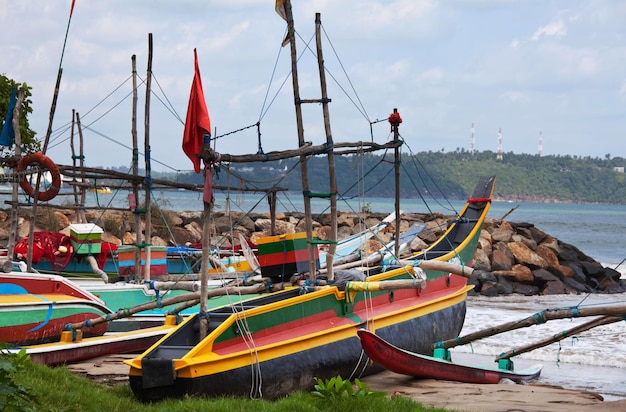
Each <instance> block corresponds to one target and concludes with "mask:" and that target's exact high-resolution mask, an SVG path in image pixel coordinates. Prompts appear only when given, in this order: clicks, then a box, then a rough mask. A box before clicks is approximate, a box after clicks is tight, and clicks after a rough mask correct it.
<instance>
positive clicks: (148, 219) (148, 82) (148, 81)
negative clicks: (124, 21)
mask: <svg viewBox="0 0 626 412" xmlns="http://www.w3.org/2000/svg"><path fill="white" fill-rule="evenodd" d="M151 84H152V33H148V70H147V73H146V107H145V117H144V128H145V149H144V152H145V154H144V157H145V160H146V217H145V222H146V234H145V239H146V241H145V243H144V244H145V251H146V253H145V265H144V276H143V278H144V280H150V258H151V256H150V240H151V239H152V227H151V226H152V219H151V204H150V200H151V193H150V192H151V190H152V181H151V179H152V176H151V175H150V174H151V166H150V93H151V89H150V86H151Z"/></svg>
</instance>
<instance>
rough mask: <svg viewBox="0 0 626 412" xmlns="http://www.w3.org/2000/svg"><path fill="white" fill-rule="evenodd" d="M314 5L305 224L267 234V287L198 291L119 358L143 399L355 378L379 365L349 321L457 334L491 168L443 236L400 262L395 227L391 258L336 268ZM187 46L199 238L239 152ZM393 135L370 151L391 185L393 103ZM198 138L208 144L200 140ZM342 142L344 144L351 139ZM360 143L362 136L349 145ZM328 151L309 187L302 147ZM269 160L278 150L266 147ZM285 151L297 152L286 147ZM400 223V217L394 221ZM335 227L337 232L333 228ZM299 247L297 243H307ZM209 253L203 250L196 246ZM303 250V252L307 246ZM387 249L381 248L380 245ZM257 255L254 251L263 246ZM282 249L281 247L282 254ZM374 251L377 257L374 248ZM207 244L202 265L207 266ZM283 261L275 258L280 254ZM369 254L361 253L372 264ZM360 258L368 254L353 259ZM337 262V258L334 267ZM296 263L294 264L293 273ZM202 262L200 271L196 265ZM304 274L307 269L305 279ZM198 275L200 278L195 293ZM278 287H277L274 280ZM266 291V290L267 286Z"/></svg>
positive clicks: (272, 390) (408, 344) (273, 392)
mask: <svg viewBox="0 0 626 412" xmlns="http://www.w3.org/2000/svg"><path fill="white" fill-rule="evenodd" d="M277 11H278V12H279V14H280V15H281V17H283V18H284V19H285V20H286V21H287V26H288V37H287V40H288V43H289V44H290V47H291V57H292V80H293V83H294V98H295V99H294V101H295V102H296V117H297V120H298V124H301V120H302V119H301V112H300V102H302V101H304V100H302V99H301V98H300V95H299V88H298V85H297V59H296V56H297V52H296V50H295V47H296V46H295V31H294V26H293V17H292V14H291V3H290V2H289V1H288V0H286V1H284V0H283V1H279V2H277ZM320 22H321V19H320V16H319V14H317V15H316V18H315V24H316V31H315V32H316V40H317V42H316V43H317V45H318V49H317V58H318V65H319V69H320V70H319V74H320V80H321V84H322V98H321V99H315V100H313V99H312V100H306V102H308V103H319V104H321V105H322V107H323V111H324V122H325V129H326V131H327V136H326V137H327V142H326V144H324V145H320V146H319V147H315V146H313V147H311V146H310V145H307V144H306V142H305V141H304V136H303V130H302V128H298V140H299V143H300V145H299V146H300V149H299V151H297V155H299V156H300V160H301V162H302V163H303V165H302V185H303V188H302V189H303V194H304V210H305V224H306V232H305V233H303V234H294V235H292V236H274V237H271V238H270V239H265V240H264V241H261V239H259V241H258V243H259V246H261V244H266V246H267V250H268V254H269V255H270V256H269V257H268V259H266V261H267V264H268V265H269V269H270V270H268V271H267V272H264V271H263V263H261V265H262V268H261V273H262V275H263V277H262V279H264V282H265V284H266V285H267V290H268V293H266V294H264V295H263V296H259V297H257V298H253V299H249V300H246V301H245V302H243V303H242V304H234V305H230V306H225V307H222V308H215V309H209V308H208V307H207V306H206V304H205V303H203V302H202V301H201V307H200V311H199V312H198V313H197V314H194V315H192V316H189V317H188V318H187V319H186V320H185V321H184V322H183V323H181V324H180V325H179V326H177V327H176V328H175V329H174V330H172V331H171V332H170V333H168V334H167V335H166V336H164V337H163V338H162V339H161V340H160V341H159V342H157V343H156V344H155V345H153V346H152V347H150V348H149V349H147V350H146V351H145V352H144V353H143V354H141V355H140V356H138V357H136V358H134V359H131V360H128V361H126V363H127V364H128V365H129V366H130V370H129V383H130V387H131V389H132V391H133V393H134V394H135V396H137V398H139V399H140V400H142V401H144V402H153V401H159V400H162V399H164V398H168V397H184V396H195V395H200V396H247V397H253V398H260V397H262V398H269V399H273V398H277V397H281V396H285V395H287V394H289V393H291V392H293V391H297V390H306V389H308V388H311V387H312V386H313V385H314V379H315V378H320V379H328V378H331V377H333V376H337V375H340V376H342V377H344V378H347V379H351V378H354V377H359V376H364V375H368V374H371V373H375V372H378V371H381V370H382V368H381V367H380V366H378V365H375V364H371V363H370V362H369V361H368V359H367V357H365V356H363V354H362V348H361V344H360V340H359V338H358V335H357V331H358V330H359V329H361V328H367V329H369V330H374V331H376V333H377V334H378V335H380V336H381V337H384V338H385V339H387V340H388V341H390V342H392V343H393V344H394V345H396V346H398V347H401V348H404V349H406V350H409V351H413V352H417V353H428V352H429V351H430V350H431V345H432V343H433V342H437V341H439V340H441V339H442V337H443V336H448V337H450V338H452V337H455V336H458V333H459V332H460V330H461V328H462V326H463V322H464V319H465V309H466V306H465V305H466V303H465V299H466V296H467V293H468V291H469V290H471V289H472V286H468V285H467V282H466V278H465V277H464V275H466V274H469V273H470V272H471V268H469V267H467V266H465V265H469V264H471V262H472V259H473V256H474V253H475V251H476V247H477V243H478V239H479V235H480V231H481V227H482V224H483V221H484V219H485V216H486V215H487V212H488V210H489V206H490V204H491V195H492V193H493V188H494V182H495V177H487V178H483V179H481V180H480V181H479V182H478V185H477V187H476V189H475V190H474V192H473V194H472V196H471V198H470V200H469V201H468V202H467V205H466V206H465V208H464V209H463V211H462V213H461V214H459V216H457V218H456V219H455V220H454V221H452V222H451V223H450V225H449V227H448V228H447V230H446V231H445V233H444V234H443V235H442V238H441V239H440V241H439V242H436V244H434V245H433V246H432V247H430V248H428V249H427V250H426V251H424V252H422V253H421V254H418V255H415V256H413V257H412V259H410V265H404V264H403V263H402V262H401V261H400V259H399V253H398V250H399V249H400V236H399V232H398V231H397V232H396V239H395V242H394V245H393V251H392V253H393V256H394V257H395V262H394V263H392V262H389V263H385V264H384V265H375V267H374V268H372V267H371V266H370V267H359V268H358V269H357V268H350V269H345V270H343V269H337V268H335V267H334V261H333V254H334V251H335V247H334V246H335V244H334V242H336V238H335V236H336V215H337V213H336V203H335V202H336V195H333V194H336V193H337V189H336V184H335V180H334V179H335V176H334V173H333V172H334V161H333V159H334V157H333V156H334V150H333V149H332V148H333V147H337V146H338V144H337V143H336V142H333V141H332V137H331V135H330V133H328V131H329V130H330V125H329V123H328V115H327V114H328V112H327V110H328V102H329V101H330V99H328V97H327V95H326V87H325V77H324V76H325V71H324V67H323V62H324V60H323V56H322V52H321V40H320V33H321V29H320V24H321V23H320ZM202 93H203V92H202V84H201V80H200V72H199V68H198V59H197V54H196V56H195V75H194V81H193V83H192V93H191V97H190V102H189V108H188V112H187V120H186V122H185V133H184V137H183V149H184V150H185V153H186V154H187V156H188V157H189V158H190V159H191V161H192V162H193V163H194V168H195V170H196V172H197V173H199V172H200V170H201V168H200V160H201V159H202V161H203V162H204V165H205V168H206V173H205V179H206V181H205V189H206V188H208V190H206V191H205V193H204V197H203V201H204V213H205V216H207V218H206V219H205V221H204V227H203V239H208V238H209V234H210V216H211V207H212V199H213V195H212V192H211V190H210V188H211V186H212V175H213V173H214V170H213V169H214V167H215V164H216V163H217V162H219V161H226V162H228V161H230V162H233V161H236V160H237V159H238V157H237V156H233V155H226V154H217V153H215V152H214V151H213V150H212V148H211V145H210V140H211V139H210V136H209V134H210V131H211V127H210V120H209V118H208V111H207V109H206V103H205V102H204V96H203V94H202ZM388 120H389V123H390V124H391V127H392V131H393V135H394V139H393V141H392V142H389V143H388V144H386V145H383V146H380V145H378V146H377V145H375V144H372V145H371V146H369V147H368V148H367V150H372V151H373V150H380V148H381V147H384V148H393V149H394V153H395V162H394V168H395V172H396V188H398V186H399V182H398V180H397V178H398V177H399V165H400V159H399V151H398V148H399V147H400V145H401V142H400V139H399V132H398V126H399V124H400V123H401V121H402V120H401V118H400V115H399V113H397V110H394V112H393V113H392V114H391V115H390V116H389V119H388ZM203 142H204V143H203ZM348 146H349V144H345V146H342V147H348ZM353 146H354V147H358V148H359V149H358V150H363V146H364V143H362V142H359V143H358V144H354V145H353ZM318 153H324V154H326V157H327V159H328V162H329V189H330V190H329V191H330V194H328V195H325V194H313V193H311V191H310V189H309V186H308V176H307V169H306V158H307V156H311V155H314V154H318ZM257 155H258V156H257V157H254V155H249V156H245V159H246V160H248V161H250V160H249V159H253V161H257V160H258V161H264V160H267V159H268V158H272V156H268V155H265V154H257ZM272 155H274V157H273V159H274V160H275V159H277V158H278V157H277V156H278V154H276V153H272ZM284 155H285V156H288V155H290V156H291V157H293V156H294V154H293V153H285V154H284ZM313 196H318V197H324V198H327V199H329V201H330V210H331V213H330V216H331V219H332V220H333V221H332V222H331V225H330V226H331V232H334V233H331V236H330V239H329V241H330V242H329V253H328V256H327V270H326V272H325V273H326V276H325V277H324V278H319V277H317V276H316V275H317V273H318V270H319V269H320V268H319V257H318V254H316V251H318V249H317V246H316V245H317V240H316V239H314V237H313V233H312V228H311V226H312V225H311V213H310V198H311V197H313ZM398 197H399V190H396V216H399V198H398ZM398 226H399V225H396V229H398ZM333 235H335V236H333ZM302 248H305V250H304V253H302V252H303V250H302ZM203 252H205V251H203ZM307 252H308V253H307ZM385 252H387V251H385ZM259 253H260V254H261V251H259ZM281 254H282V256H281ZM380 258H381V259H380V260H379V261H378V262H381V261H382V256H380ZM205 261H206V256H205V254H204V253H203V265H206V263H205ZM281 261H282V262H284V263H283V264H280V262H281ZM370 262H373V259H372V260H370V261H368V262H365V263H366V265H365V266H368V265H369V263H370ZM360 265H361V266H363V265H364V262H360ZM338 267H339V266H338ZM294 272H295V273H294ZM201 273H204V270H203V271H202V272H201ZM303 274H305V275H306V276H307V277H306V278H303V277H302V275H303ZM205 281H206V278H205V277H204V276H203V279H201V297H202V296H203V290H204V289H205V286H204V285H203V284H204V282H205ZM276 289H278V290H276ZM270 291H271V292H270Z"/></svg>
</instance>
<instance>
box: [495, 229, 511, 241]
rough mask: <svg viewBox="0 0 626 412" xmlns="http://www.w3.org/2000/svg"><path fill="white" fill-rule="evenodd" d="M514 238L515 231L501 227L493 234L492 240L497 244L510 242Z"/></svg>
mask: <svg viewBox="0 0 626 412" xmlns="http://www.w3.org/2000/svg"><path fill="white" fill-rule="evenodd" d="M512 236H513V230H512V229H511V228H510V227H499V228H497V229H495V230H494V231H493V232H491V240H492V241H493V242H494V243H495V242H509V241H510V240H511V237H512Z"/></svg>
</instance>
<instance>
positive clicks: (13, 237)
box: [7, 87, 35, 262]
mask: <svg viewBox="0 0 626 412" xmlns="http://www.w3.org/2000/svg"><path fill="white" fill-rule="evenodd" d="M23 101H24V89H22V88H21V87H20V88H19V90H18V91H17V100H16V102H15V108H14V109H13V118H12V119H11V123H12V125H13V132H14V133H15V156H16V157H17V158H19V157H20V156H21V155H22V134H21V133H20V109H21V108H22V102H23ZM19 180H20V177H19V176H18V175H16V174H14V175H13V190H12V193H11V231H10V233H9V242H8V244H7V257H8V258H9V259H11V257H12V256H13V248H15V243H16V242H17V203H18V197H17V191H18V189H17V185H18V181H19ZM34 224H35V220H34V219H33V221H32V222H31V226H32V225H34ZM30 247H32V246H31V245H29V249H28V251H29V253H28V255H29V256H32V253H31V252H30V251H31V250H32V249H30ZM31 262H32V260H31Z"/></svg>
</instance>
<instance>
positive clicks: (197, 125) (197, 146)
mask: <svg viewBox="0 0 626 412" xmlns="http://www.w3.org/2000/svg"><path fill="white" fill-rule="evenodd" d="M193 54H194V58H195V73H194V75H193V83H192V84H191V93H190V95H189V105H188V106H187V119H186V120H185V132H184V134H183V151H184V152H185V154H187V157H189V159H191V162H192V163H193V169H194V170H195V171H196V173H200V158H199V157H196V153H198V154H200V153H202V145H203V144H204V134H205V133H206V134H209V135H210V134H211V120H210V119H209V111H208V110H207V108H206V102H205V101H204V91H203V90H202V79H201V77H200V67H199V66H198V53H197V52H196V49H193Z"/></svg>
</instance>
